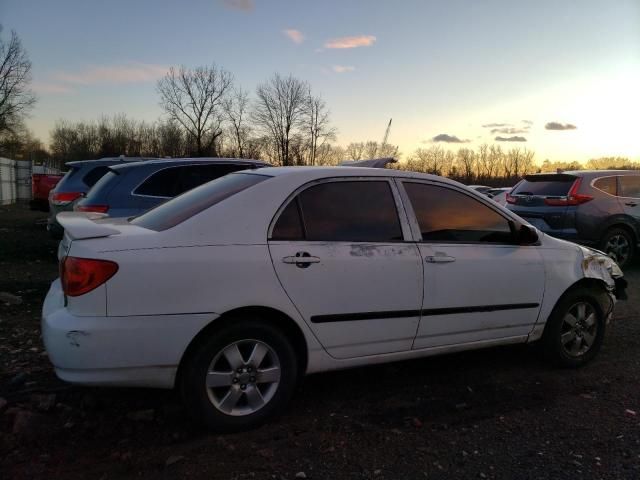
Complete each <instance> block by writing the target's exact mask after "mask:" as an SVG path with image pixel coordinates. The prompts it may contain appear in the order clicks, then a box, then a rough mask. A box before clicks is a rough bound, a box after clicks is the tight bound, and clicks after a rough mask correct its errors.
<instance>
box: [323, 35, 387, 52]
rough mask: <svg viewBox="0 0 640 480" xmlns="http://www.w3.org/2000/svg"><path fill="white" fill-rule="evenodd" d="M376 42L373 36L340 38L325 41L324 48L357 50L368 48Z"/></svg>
mask: <svg viewBox="0 0 640 480" xmlns="http://www.w3.org/2000/svg"><path fill="white" fill-rule="evenodd" d="M375 41H376V37H375V36H373V35H359V36H355V37H340V38H333V39H331V40H327V42H326V43H325V44H324V46H325V48H339V49H341V48H358V47H370V46H371V45H373V44H374V43H375Z"/></svg>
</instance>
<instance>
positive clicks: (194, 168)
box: [74, 158, 270, 217]
mask: <svg viewBox="0 0 640 480" xmlns="http://www.w3.org/2000/svg"><path fill="white" fill-rule="evenodd" d="M268 166H270V165H269V164H267V163H265V162H262V161H260V160H243V159H235V158H176V159H163V160H149V161H146V162H142V163H129V164H126V165H113V166H111V167H107V168H108V170H107V173H106V174H105V175H104V176H103V177H102V178H101V179H100V180H99V181H98V182H97V183H96V184H95V185H94V186H93V188H92V189H91V190H89V192H88V193H87V195H86V196H85V197H83V198H81V199H80V200H78V202H77V203H76V205H75V206H74V210H76V211H79V212H98V213H108V214H109V216H110V217H131V216H135V215H140V214H142V213H144V212H145V211H147V210H149V209H150V208H153V207H155V206H156V205H158V204H160V203H162V202H165V201H167V200H168V199H169V198H173V197H175V196H177V195H180V194H181V193H183V192H186V191H187V190H191V189H192V188H194V187H197V186H198V185H202V184H203V183H206V182H209V181H211V180H214V179H216V178H219V177H222V176H224V175H226V174H228V173H232V172H237V171H239V170H246V169H248V168H249V169H255V168H262V167H268Z"/></svg>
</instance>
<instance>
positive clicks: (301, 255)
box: [282, 252, 320, 268]
mask: <svg viewBox="0 0 640 480" xmlns="http://www.w3.org/2000/svg"><path fill="white" fill-rule="evenodd" d="M282 262H283V263H288V264H293V265H295V266H296V267H299V268H307V267H308V266H309V265H311V264H312V263H320V258H319V257H312V256H311V255H309V252H297V253H296V254H295V256H293V255H292V256H288V257H284V258H283V259H282Z"/></svg>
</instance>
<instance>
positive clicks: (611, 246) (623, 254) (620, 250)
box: [604, 234, 630, 265]
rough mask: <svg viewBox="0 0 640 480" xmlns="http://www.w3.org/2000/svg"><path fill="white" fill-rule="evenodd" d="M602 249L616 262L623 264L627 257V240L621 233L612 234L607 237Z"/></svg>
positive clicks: (628, 249) (628, 247)
mask: <svg viewBox="0 0 640 480" xmlns="http://www.w3.org/2000/svg"><path fill="white" fill-rule="evenodd" d="M604 251H605V253H606V254H607V255H609V256H610V257H611V258H613V259H614V260H615V261H616V263H617V264H619V265H623V264H624V263H625V262H626V261H627V259H628V258H629V252H630V245H629V240H628V239H627V237H625V236H624V235H622V234H615V235H612V236H611V237H609V238H608V239H607V243H606V244H605V247H604Z"/></svg>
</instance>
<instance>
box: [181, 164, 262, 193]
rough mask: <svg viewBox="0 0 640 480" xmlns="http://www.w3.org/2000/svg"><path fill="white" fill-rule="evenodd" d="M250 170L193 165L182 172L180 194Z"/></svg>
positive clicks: (240, 167)
mask: <svg viewBox="0 0 640 480" xmlns="http://www.w3.org/2000/svg"><path fill="white" fill-rule="evenodd" d="M247 168H250V167H249V166H248V165H231V164H227V165H191V166H189V167H184V168H182V170H181V172H180V187H179V190H180V191H179V192H178V193H182V192H186V191H187V190H191V189H192V188H195V187H197V186H199V185H202V184H203V183H207V182H210V181H211V180H215V179H216V178H220V177H223V176H225V175H227V174H228V173H233V172H237V171H239V170H246V169H247Z"/></svg>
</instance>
